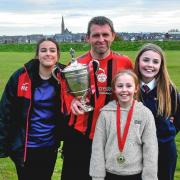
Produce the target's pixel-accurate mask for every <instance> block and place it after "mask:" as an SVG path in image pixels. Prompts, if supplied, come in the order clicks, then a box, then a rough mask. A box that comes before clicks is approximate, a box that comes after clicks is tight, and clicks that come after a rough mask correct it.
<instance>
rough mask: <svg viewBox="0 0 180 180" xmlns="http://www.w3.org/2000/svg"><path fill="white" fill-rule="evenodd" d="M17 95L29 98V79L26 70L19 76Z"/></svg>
mask: <svg viewBox="0 0 180 180" xmlns="http://www.w3.org/2000/svg"><path fill="white" fill-rule="evenodd" d="M17 95H18V97H25V98H27V99H31V80H30V78H29V75H28V74H27V73H26V72H25V73H23V74H21V75H20V76H19V79H18V92H17Z"/></svg>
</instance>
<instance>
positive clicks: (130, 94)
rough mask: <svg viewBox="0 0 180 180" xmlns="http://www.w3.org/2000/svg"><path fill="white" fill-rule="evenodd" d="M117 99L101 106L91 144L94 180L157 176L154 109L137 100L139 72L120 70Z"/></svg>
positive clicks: (115, 83)
mask: <svg viewBox="0 0 180 180" xmlns="http://www.w3.org/2000/svg"><path fill="white" fill-rule="evenodd" d="M112 89H113V92H114V95H115V97H116V98H115V99H116V100H113V101H111V102H109V103H108V104H107V105H106V106H104V107H103V108H102V109H101V112H100V115H99V118H98V121H97V125H96V130H95V135H94V139H93V144H92V155H91V162H90V176H92V179H93V180H120V179H121V180H157V158H158V145H157V137H156V127H155V123H154V117H153V115H152V113H151V111H150V110H149V109H148V108H146V107H145V106H144V105H143V104H142V103H141V102H138V101H136V100H134V97H135V96H136V95H137V93H138V89H139V84H138V79H137V76H136V75H135V73H134V72H132V71H131V70H122V71H120V72H119V73H118V74H117V75H116V76H115V77H114V79H113V81H112Z"/></svg>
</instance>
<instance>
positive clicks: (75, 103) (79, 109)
mask: <svg viewBox="0 0 180 180" xmlns="http://www.w3.org/2000/svg"><path fill="white" fill-rule="evenodd" d="M83 108H84V107H83V105H82V103H81V102H80V100H78V99H77V98H74V99H73V100H72V102H71V110H72V113H73V114H74V115H80V114H84V110H83Z"/></svg>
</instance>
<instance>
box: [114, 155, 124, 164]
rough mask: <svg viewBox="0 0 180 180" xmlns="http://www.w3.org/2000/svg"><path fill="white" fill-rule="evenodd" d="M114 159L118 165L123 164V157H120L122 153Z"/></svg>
mask: <svg viewBox="0 0 180 180" xmlns="http://www.w3.org/2000/svg"><path fill="white" fill-rule="evenodd" d="M116 159H117V162H118V163H119V164H123V163H124V162H125V157H124V156H123V155H122V153H120V154H118V156H117V158H116Z"/></svg>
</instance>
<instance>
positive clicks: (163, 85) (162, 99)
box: [135, 43, 176, 117]
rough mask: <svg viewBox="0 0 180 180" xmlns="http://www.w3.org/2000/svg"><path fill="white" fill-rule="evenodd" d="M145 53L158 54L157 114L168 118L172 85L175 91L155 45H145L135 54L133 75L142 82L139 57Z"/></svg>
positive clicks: (159, 51) (159, 50) (163, 59)
mask: <svg viewBox="0 0 180 180" xmlns="http://www.w3.org/2000/svg"><path fill="white" fill-rule="evenodd" d="M146 51H154V52H156V53H158V54H159V55H160V57H161V65H160V69H159V72H158V74H157V75H156V77H155V78H156V82H157V92H158V93H157V100H158V114H159V115H165V116H167V117H168V116H170V115H171V110H172V107H171V89H170V86H171V85H172V86H173V88H174V89H175V90H176V87H175V85H174V84H173V83H172V81H171V79H170V77H169V73H168V71H167V66H166V60H165V56H164V53H163V50H162V49H161V48H160V47H159V46H157V45H155V44H151V43H149V44H145V45H144V46H143V47H142V48H141V49H140V51H139V52H138V54H137V57H136V59H135V73H136V74H137V76H138V77H139V78H140V79H141V80H142V75H141V73H140V70H139V59H140V57H141V55H142V54H143V53H144V52H146Z"/></svg>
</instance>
